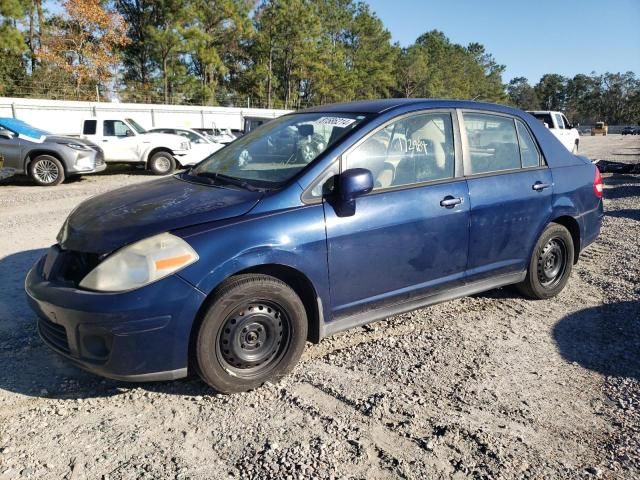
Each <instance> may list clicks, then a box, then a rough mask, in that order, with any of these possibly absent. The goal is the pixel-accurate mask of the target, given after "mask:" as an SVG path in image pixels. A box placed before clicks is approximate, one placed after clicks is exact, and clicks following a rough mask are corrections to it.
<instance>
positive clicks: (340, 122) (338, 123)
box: [315, 117, 356, 127]
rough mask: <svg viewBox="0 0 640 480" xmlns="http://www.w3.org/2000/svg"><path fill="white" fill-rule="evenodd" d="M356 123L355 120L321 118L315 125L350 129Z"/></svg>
mask: <svg viewBox="0 0 640 480" xmlns="http://www.w3.org/2000/svg"><path fill="white" fill-rule="evenodd" d="M355 121H356V120H355V119H354V118H342V117H320V118H319V119H318V120H316V121H315V123H316V124H319V125H332V126H334V127H348V126H349V125H351V124H352V123H353V122H355Z"/></svg>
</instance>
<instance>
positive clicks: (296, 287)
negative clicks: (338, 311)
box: [189, 263, 322, 362]
mask: <svg viewBox="0 0 640 480" xmlns="http://www.w3.org/2000/svg"><path fill="white" fill-rule="evenodd" d="M251 273H255V274H262V275H269V276H271V277H274V278H277V279H278V280H280V281H282V282H284V283H285V284H287V285H288V286H289V287H291V289H293V291H294V292H296V294H297V295H298V296H299V297H300V300H302V304H303V305H304V308H305V311H306V313H307V322H308V331H307V341H310V342H313V343H318V342H319V341H320V339H321V316H322V310H321V307H320V305H319V303H318V302H319V301H318V299H319V296H318V294H317V291H316V288H315V287H314V285H313V283H312V282H311V280H310V279H309V277H307V275H305V274H304V273H302V272H301V271H300V270H298V269H296V268H293V267H291V266H288V265H283V264H279V263H269V264H263V265H254V266H251V267H247V268H244V269H242V270H238V271H236V272H233V273H231V274H229V275H227V276H226V277H224V278H223V279H221V280H220V281H219V282H218V283H217V285H215V287H214V288H212V289H211V291H210V292H209V293H208V294H207V296H206V298H205V299H204V301H203V302H202V305H201V306H200V308H199V310H198V313H197V315H196V318H195V320H194V322H193V325H192V326H191V333H190V339H189V359H190V362H192V360H193V358H195V357H194V354H195V341H196V335H197V332H198V330H199V329H200V325H201V323H202V320H203V318H204V315H205V313H206V311H207V309H208V308H209V306H210V305H211V303H212V302H213V301H214V299H215V296H216V292H217V291H218V288H219V287H220V285H222V284H223V283H224V282H225V281H227V280H228V279H230V278H232V277H235V276H238V275H246V274H251Z"/></svg>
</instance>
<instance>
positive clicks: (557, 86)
mask: <svg viewBox="0 0 640 480" xmlns="http://www.w3.org/2000/svg"><path fill="white" fill-rule="evenodd" d="M535 90H536V94H537V95H538V98H539V99H540V107H541V108H543V109H545V110H564V107H565V101H566V97H567V79H566V78H565V77H563V76H562V75H558V74H556V73H547V74H545V75H543V76H542V78H541V79H540V81H539V82H538V84H537V85H536V86H535Z"/></svg>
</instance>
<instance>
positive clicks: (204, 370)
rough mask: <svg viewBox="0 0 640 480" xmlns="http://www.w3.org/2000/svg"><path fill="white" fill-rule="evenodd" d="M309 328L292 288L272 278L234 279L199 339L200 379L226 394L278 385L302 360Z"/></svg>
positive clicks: (249, 276) (209, 313)
mask: <svg viewBox="0 0 640 480" xmlns="http://www.w3.org/2000/svg"><path fill="white" fill-rule="evenodd" d="M307 328H308V324H307V314H306V311H305V308H304V305H303V303H302V301H301V300H300V298H299V297H298V295H296V293H295V292H294V291H293V290H292V289H291V288H290V287H289V286H288V285H287V284H285V283H284V282H282V281H280V280H278V279H276V278H273V277H270V276H268V275H258V274H247V275H238V276H235V277H231V278H230V279H229V280H227V281H225V282H224V283H223V284H222V285H221V286H220V287H218V289H217V290H216V292H215V293H214V300H213V303H212V304H211V306H210V307H209V309H208V310H207V312H206V313H205V315H204V318H203V319H202V323H201V324H200V327H199V330H198V332H197V336H196V337H195V345H194V346H195V357H196V358H195V360H196V363H197V370H198V374H199V375H200V377H201V378H202V380H204V381H205V382H206V383H207V384H209V385H210V386H211V387H212V388H214V389H215V390H217V391H218V392H220V393H235V392H245V391H247V390H252V389H254V388H257V387H259V386H260V385H262V384H263V383H265V382H266V381H270V382H277V381H278V380H280V379H281V378H282V377H283V376H285V375H286V374H287V373H289V372H290V371H291V370H292V369H293V367H294V366H295V364H296V363H297V362H298V360H299V359H300V355H302V351H303V350H304V346H305V342H306V339H307Z"/></svg>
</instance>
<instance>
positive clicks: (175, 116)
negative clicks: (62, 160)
mask: <svg viewBox="0 0 640 480" xmlns="http://www.w3.org/2000/svg"><path fill="white" fill-rule="evenodd" d="M288 112H289V110H276V109H264V108H237V107H207V106H186V105H152V104H143V103H105V102H80V101H66V100H41V99H35V98H11V97H0V117H13V118H18V119H20V120H23V121H25V122H27V123H29V124H31V125H33V126H34V127H38V128H41V129H42V130H47V131H50V132H52V133H56V134H61V135H77V134H78V133H79V132H78V128H79V125H80V124H81V122H82V120H83V119H85V118H87V117H97V116H113V115H115V116H118V117H127V118H132V119H134V120H135V121H136V122H138V123H139V124H140V125H142V126H143V127H145V128H147V129H150V128H154V127H166V126H174V127H183V128H228V129H230V130H244V123H245V117H264V118H276V117H279V116H280V115H284V114H285V113H288Z"/></svg>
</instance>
